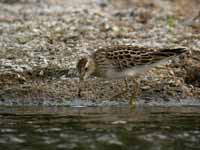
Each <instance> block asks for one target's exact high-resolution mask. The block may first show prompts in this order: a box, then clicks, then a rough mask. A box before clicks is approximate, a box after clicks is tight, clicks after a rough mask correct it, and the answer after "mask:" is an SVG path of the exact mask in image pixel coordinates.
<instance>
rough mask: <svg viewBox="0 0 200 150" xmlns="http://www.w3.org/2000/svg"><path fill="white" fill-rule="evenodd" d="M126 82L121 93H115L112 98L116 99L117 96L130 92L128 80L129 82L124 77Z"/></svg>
mask: <svg viewBox="0 0 200 150" xmlns="http://www.w3.org/2000/svg"><path fill="white" fill-rule="evenodd" d="M124 83H125V90H124V91H122V92H121V93H119V94H117V95H114V96H113V97H112V98H111V99H115V98H117V97H119V96H121V95H124V94H126V93H127V92H128V88H129V87H128V82H127V80H126V79H124Z"/></svg>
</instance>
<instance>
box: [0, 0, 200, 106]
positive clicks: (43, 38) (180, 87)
mask: <svg viewBox="0 0 200 150" xmlns="http://www.w3.org/2000/svg"><path fill="white" fill-rule="evenodd" d="M186 6H187V7H186ZM199 7H200V4H199V3H198V0H192V1H190V2H185V1H182V0H177V1H170V0H167V1H161V0H154V1H151V2H149V1H148V0H142V1H140V0H117V1H114V0H88V1H86V0H73V1H71V0H68V1H64V0H61V1H57V0H44V1H43V0H35V1H22V0H8V1H1V2H0V14H1V15H0V105H51V106H54V105H66V106H68V105H69V106H73V105H76V104H77V105H84V104H85V105H91V106H95V104H96V105H98V104H99V105H101V104H105V105H123V104H125V105H126V104H127V99H128V97H129V95H126V96H124V97H119V98H117V99H116V100H110V97H111V96H112V95H115V93H118V92H120V91H121V89H123V88H124V85H123V80H117V81H116V80H112V81H107V80H104V79H99V78H91V79H89V80H88V81H86V83H85V84H84V85H82V89H83V91H82V94H81V98H80V97H78V96H77V93H78V85H79V82H78V78H77V77H78V75H77V71H76V69H75V65H76V62H77V60H78V59H80V57H82V56H83V55H86V54H88V53H91V52H93V51H95V50H96V49H98V48H99V47H103V46H108V45H117V44H125V45H138V46H145V47H180V46H181V47H186V48H187V49H189V50H190V52H191V53H190V54H186V55H184V56H181V57H180V58H177V59H175V60H173V61H172V62H171V63H170V64H169V65H168V66H161V67H157V68H154V69H152V70H150V71H149V72H148V73H147V74H145V75H142V76H140V77H138V78H137V79H138V80H140V83H141V92H140V95H139V96H138V100H137V102H138V104H150V105H153V104H155V105H157V104H161V105H162V104H163V105H165V104H166V105H167V104H179V103H180V101H182V102H184V103H183V104H184V105H189V104H191V105H192V104H195V105H199V104H200V13H199V12H198V8H199ZM183 8H184V9H183ZM131 88H133V87H131ZM131 88H130V89H131Z"/></svg>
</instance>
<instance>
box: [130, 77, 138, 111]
mask: <svg viewBox="0 0 200 150" xmlns="http://www.w3.org/2000/svg"><path fill="white" fill-rule="evenodd" d="M133 84H134V85H135V87H134V92H133V93H132V95H131V98H130V100H129V106H130V107H135V104H136V96H137V95H138V93H139V90H140V85H139V83H138V82H137V81H136V80H135V79H133Z"/></svg>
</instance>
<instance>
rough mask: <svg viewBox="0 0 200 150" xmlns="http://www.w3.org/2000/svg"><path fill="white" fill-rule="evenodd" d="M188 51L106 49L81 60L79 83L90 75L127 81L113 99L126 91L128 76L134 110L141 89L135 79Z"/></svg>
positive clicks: (120, 47)
mask: <svg viewBox="0 0 200 150" xmlns="http://www.w3.org/2000/svg"><path fill="white" fill-rule="evenodd" d="M186 51H187V49H186V48H185V47H177V48H150V47H144V46H135V45H113V46H105V47H101V48H99V49H97V50H96V51H95V52H93V53H92V54H90V55H87V56H84V57H82V58H81V59H79V60H78V62H77V65H76V69H77V71H78V74H79V79H80V82H82V81H85V80H86V79H87V78H89V77H90V76H96V77H101V78H105V79H108V80H110V79H124V81H125V84H126V90H125V91H123V92H122V93H120V94H117V95H115V96H114V97H116V96H119V95H121V94H123V93H126V92H127V89H128V83H127V80H126V79H127V77H131V78H132V81H133V84H134V85H135V88H134V91H133V93H132V94H131V97H130V100H129V105H130V106H132V107H134V106H135V104H136V103H135V101H136V100H135V99H136V97H137V94H138V93H139V89H140V85H139V83H138V82H137V81H136V80H135V77H136V76H138V75H141V74H143V73H145V72H146V71H148V70H150V69H151V68H153V67H156V66H158V65H164V64H167V63H168V62H169V60H170V59H173V58H174V57H176V56H179V55H181V54H183V53H185V52H186ZM79 92H80V90H79ZM79 95H80V93H79Z"/></svg>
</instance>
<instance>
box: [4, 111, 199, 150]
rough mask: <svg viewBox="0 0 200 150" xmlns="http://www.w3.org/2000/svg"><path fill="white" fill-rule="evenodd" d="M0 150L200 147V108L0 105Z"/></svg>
mask: <svg viewBox="0 0 200 150" xmlns="http://www.w3.org/2000/svg"><path fill="white" fill-rule="evenodd" d="M0 149H1V150H32V149H34V150H54V149H58V150H59V149H60V150H62V149H63V150H64V149H65V150H90V149H91V150H92V149H95V150H190V149H196V150H199V149H200V107H165V108H161V107H147V108H144V107H138V108H136V110H134V111H130V110H129V109H128V108H127V107H80V108H75V107H74V108H72V107H71V108H69V107H40V108H39V107H25V108H24V107H16V108H14V107H0Z"/></svg>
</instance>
